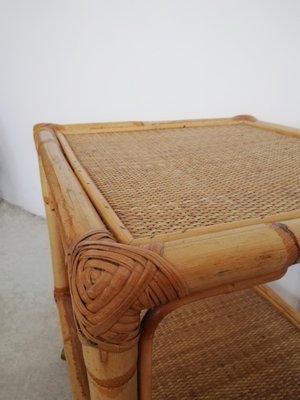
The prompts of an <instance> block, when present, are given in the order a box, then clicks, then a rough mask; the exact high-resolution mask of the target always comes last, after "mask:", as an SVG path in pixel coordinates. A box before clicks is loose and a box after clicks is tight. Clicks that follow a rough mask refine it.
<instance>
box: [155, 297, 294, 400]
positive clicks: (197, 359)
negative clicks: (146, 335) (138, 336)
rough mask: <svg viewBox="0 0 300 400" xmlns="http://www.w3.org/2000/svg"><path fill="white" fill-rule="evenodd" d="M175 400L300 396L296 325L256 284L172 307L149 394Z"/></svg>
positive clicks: (161, 330)
mask: <svg viewBox="0 0 300 400" xmlns="http://www.w3.org/2000/svg"><path fill="white" fill-rule="evenodd" d="M261 294H262V295H265V296H267V295H268V294H267V295H266V293H261ZM277 308H278V307H277ZM281 312H282V310H281ZM295 318H296V317H295ZM177 399H178V400H179V399H180V400H185V399H186V400H190V399H201V400H231V399H243V400H250V399H251V400H253V399H255V400H257V399H264V400H265V399H276V400H279V399H286V400H291V399H293V400H297V399H300V331H299V330H298V329H297V328H296V326H295V325H294V324H292V323H291V322H290V321H289V320H287V319H286V318H285V317H284V316H282V315H281V314H280V313H279V312H278V310H276V309H275V308H274V307H273V306H272V305H271V304H270V302H269V301H267V300H265V299H264V298H263V297H261V295H259V294H258V293H257V292H256V291H255V290H245V291H242V292H236V293H232V294H229V295H221V296H217V297H213V298H209V299H206V300H200V301H198V302H196V303H193V304H189V305H186V306H183V307H182V308H180V309H178V310H176V311H174V312H172V313H171V314H169V315H168V316H167V317H166V318H165V319H164V320H163V321H162V322H161V323H160V325H159V327H158V328H157V331H156V334H155V340H154V354H153V400H177Z"/></svg>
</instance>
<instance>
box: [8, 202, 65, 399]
mask: <svg viewBox="0 0 300 400" xmlns="http://www.w3.org/2000/svg"><path fill="white" fill-rule="evenodd" d="M0 260H1V265H0V272H1V278H0V399H1V400H18V399H22V400H36V399H39V400H56V399H57V400H64V399H71V392H70V389H69V384H68V376H67V370H66V365H65V362H64V361H62V360H61V359H60V352H61V349H62V341H61V337H60V332H59V330H58V317H57V314H56V309H55V303H54V300H53V296H52V293H53V281H52V274H51V268H50V254H49V247H48V237H47V227H46V223H45V220H43V219H42V218H39V217H36V216H33V215H31V214H29V213H27V212H25V211H22V210H20V209H18V208H15V207H13V206H10V205H8V204H7V203H5V202H1V200H0Z"/></svg>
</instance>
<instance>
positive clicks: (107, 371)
mask: <svg viewBox="0 0 300 400" xmlns="http://www.w3.org/2000/svg"><path fill="white" fill-rule="evenodd" d="M82 347H83V355H84V359H85V365H86V368H87V373H88V380H89V386H90V393H91V400H137V398H138V397H137V346H135V347H133V348H131V349H130V350H127V351H124V352H120V353H112V352H107V351H103V350H99V349H98V348H96V347H92V346H89V345H83V346H82Z"/></svg>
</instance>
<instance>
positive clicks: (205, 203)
mask: <svg viewBox="0 0 300 400" xmlns="http://www.w3.org/2000/svg"><path fill="white" fill-rule="evenodd" d="M66 138H67V140H68V141H69V143H70V145H71V147H72V148H73V151H74V152H75V154H76V155H77V157H78V159H79V160H80V162H81V164H82V165H83V166H84V167H85V169H86V170H87V171H88V173H89V175H90V177H91V179H92V180H93V181H94V183H95V184H96V186H97V187H98V189H99V190H100V191H101V192H102V194H103V195H104V196H105V198H106V199H107V201H108V202H109V203H110V205H111V207H112V208H113V209H114V211H115V213H116V214H117V215H118V217H119V218H120V219H121V221H122V222H123V223H124V225H125V226H126V227H127V229H128V230H129V231H130V232H131V234H132V235H133V237H135V238H140V237H153V236H155V235H158V234H165V233H171V232H184V231H186V230H188V229H192V228H197V227H204V226H210V225H215V224H220V223H229V222H235V221H240V220H247V219H252V218H260V217H265V216H268V215H273V214H277V213H284V212H288V211H293V210H297V209H299V208H300V200H299V199H300V157H299V154H300V140H299V139H297V138H295V137H287V136H284V135H280V134H277V133H275V132H269V131H264V130H261V129H258V128H254V127H251V126H247V125H232V126H219V127H201V128H184V129H162V130H151V131H144V132H141V131H140V132H113V133H93V134H76V135H68V136H66Z"/></svg>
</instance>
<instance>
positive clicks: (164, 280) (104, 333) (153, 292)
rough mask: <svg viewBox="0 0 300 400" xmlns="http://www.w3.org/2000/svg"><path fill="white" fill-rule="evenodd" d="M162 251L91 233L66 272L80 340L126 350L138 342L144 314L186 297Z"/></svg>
mask: <svg viewBox="0 0 300 400" xmlns="http://www.w3.org/2000/svg"><path fill="white" fill-rule="evenodd" d="M160 250H161V246H160V245H159V244H158V245H157V244H156V245H149V246H148V248H138V247H133V246H128V245H123V244H120V243H117V242H115V241H114V239H113V237H112V235H110V234H109V233H108V232H105V231H103V232H102V231H93V232H90V233H87V234H86V235H85V236H83V237H82V238H81V239H80V240H79V242H78V243H76V244H75V246H74V247H73V249H72V250H71V251H70V256H69V258H68V271H69V281H70V291H71V294H72V301H73V309H74V317H75V322H76V324H77V327H78V330H79V332H80V334H81V336H82V338H84V339H86V340H88V341H89V342H90V343H91V344H93V345H96V346H99V348H102V349H104V350H111V351H122V350H127V349H129V348H131V347H133V346H134V345H135V344H136V342H137V341H138V338H139V324H140V312H141V310H144V309H149V308H152V307H155V306H159V305H161V304H165V303H167V302H170V301H172V300H176V299H178V298H181V297H183V296H184V295H186V294H187V288H186V286H185V284H184V281H183V279H182V277H180V276H179V274H178V273H177V272H176V270H175V269H174V268H173V266H172V265H171V264H169V263H168V262H167V261H166V260H164V259H163V258H162V257H161V256H160V254H159V253H160Z"/></svg>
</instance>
